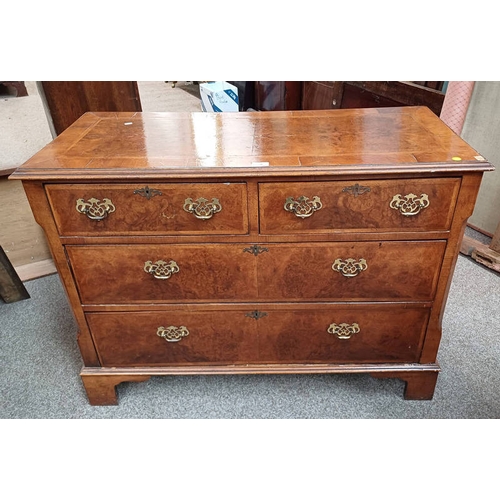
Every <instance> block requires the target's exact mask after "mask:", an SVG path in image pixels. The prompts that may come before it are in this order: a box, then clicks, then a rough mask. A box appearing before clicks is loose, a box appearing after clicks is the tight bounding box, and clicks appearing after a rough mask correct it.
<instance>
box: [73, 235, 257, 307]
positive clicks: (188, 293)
mask: <svg viewBox="0 0 500 500" xmlns="http://www.w3.org/2000/svg"><path fill="white" fill-rule="evenodd" d="M244 249H245V245H230V244H228V245H217V244H190V245H139V244H137V245H93V246H84V245H82V246H80V245H74V246H73V245H71V246H67V247H66V251H67V253H68V256H69V259H70V262H71V266H72V269H73V274H74V277H75V281H76V284H77V287H78V290H79V293H80V298H81V301H82V303H83V304H127V303H148V304H149V303H162V302H176V301H186V300H190V301H197V300H203V301H229V300H232V301H234V300H241V301H245V300H255V298H256V297H257V272H256V259H255V258H254V257H253V256H252V255H250V254H248V253H247V254H246V255H245V253H244Z"/></svg>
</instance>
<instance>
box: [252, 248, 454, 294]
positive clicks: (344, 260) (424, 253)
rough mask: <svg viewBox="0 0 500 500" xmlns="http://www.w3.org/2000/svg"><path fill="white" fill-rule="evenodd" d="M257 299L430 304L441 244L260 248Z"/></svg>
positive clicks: (439, 262)
mask: <svg viewBox="0 0 500 500" xmlns="http://www.w3.org/2000/svg"><path fill="white" fill-rule="evenodd" d="M263 248H266V249H267V251H263V252H262V253H261V254H260V255H259V256H258V257H257V262H258V267H257V269H258V289H259V299H261V300H270V301H271V300H283V301H294V300H323V301H344V300H348V301H363V300H371V301H393V300H422V301H425V300H427V301H428V300H433V298H434V294H435V290H436V284H437V280H438V277H439V271H440V269H441V263H442V260H443V255H444V251H445V248H446V242H445V241H442V240H434V241H374V242H342V243H340V242H339V243H283V244H279V245H277V244H274V245H271V244H270V245H265V247H263Z"/></svg>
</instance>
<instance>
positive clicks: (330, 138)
mask: <svg viewBox="0 0 500 500" xmlns="http://www.w3.org/2000/svg"><path fill="white" fill-rule="evenodd" d="M492 168H493V167H492V166H491V165H490V164H489V163H488V162H487V161H486V160H485V159H484V158H482V157H481V156H479V155H478V153H477V152H476V151H474V150H473V149H472V148H470V147H469V146H468V145H467V144H466V143H465V142H464V141H463V140H462V139H460V138H459V137H458V136H457V135H455V134H454V133H453V132H451V131H450V129H448V128H447V127H446V126H445V125H444V124H443V122H441V121H440V120H439V118H437V117H436V116H435V115H433V114H432V113H431V112H430V111H429V110H428V109H427V108H424V107H407V108H385V109H363V110H329V111H297V112H296V111H292V112H267V113H265V112H264V113H227V114H225V113H215V114H210V113H189V114H188V113H186V114H183V113H135V114H133V113H87V114H85V115H83V116H82V117H81V118H80V119H79V120H78V121H76V122H75V123H74V124H73V125H72V126H71V127H70V128H69V129H67V130H66V131H65V132H63V133H62V134H61V135H60V136H59V137H57V138H56V139H55V140H54V141H53V142H52V143H51V144H49V145H48V146H46V147H45V148H44V149H43V150H42V151H40V152H39V153H38V154H36V155H35V156H34V157H33V158H31V159H30V160H29V161H28V162H26V163H25V164H24V165H22V166H21V167H20V168H19V169H18V170H17V171H16V172H15V173H14V174H13V175H12V178H15V179H20V180H22V181H23V184H24V187H25V190H26V193H27V196H28V199H29V201H30V204H31V207H32V209H33V213H34V215H35V217H36V220H37V221H38V223H39V224H40V225H41V226H42V227H43V229H44V231H45V233H46V235H47V238H48V241H49V244H50V247H51V250H52V253H53V257H54V261H55V264H56V266H57V269H58V272H59V274H60V277H61V280H62V283H63V285H64V288H65V290H66V293H67V296H68V300H69V302H70V304H71V307H72V310H73V313H74V315H75V318H76V321H77V323H78V327H79V334H78V343H79V346H80V350H81V353H82V357H83V361H84V367H83V369H82V371H81V377H82V380H83V383H84V386H85V388H86V391H87V394H88V397H89V401H90V403H91V404H95V405H100V404H102V405H106V404H116V401H117V399H116V392H115V389H116V386H117V385H118V384H119V383H121V382H124V381H127V382H130V381H143V380H147V379H148V378H149V377H151V376H154V375H182V374H263V373H283V374H286V373H304V374H307V373H369V374H371V375H373V376H377V377H397V378H400V379H403V380H404V381H405V382H406V389H405V397H406V398H408V399H431V398H432V396H433V393H434V388H435V384H436V380H437V375H438V372H439V366H438V364H437V359H436V358H437V352H438V347H439V342H440V337H441V320H442V316H443V312H444V307H445V303H446V298H447V293H448V289H449V285H450V281H451V278H452V273H453V269H454V266H455V262H456V259H457V255H458V251H459V247H460V242H461V238H462V235H463V231H464V228H465V224H466V221H467V218H468V217H469V216H470V215H471V213H472V211H473V208H474V203H475V199H476V195H477V192H478V188H479V184H480V181H481V178H482V175H483V172H484V171H485V170H491V169H492ZM446 333H447V334H448V335H453V332H446ZM332 383H334V382H333V381H332Z"/></svg>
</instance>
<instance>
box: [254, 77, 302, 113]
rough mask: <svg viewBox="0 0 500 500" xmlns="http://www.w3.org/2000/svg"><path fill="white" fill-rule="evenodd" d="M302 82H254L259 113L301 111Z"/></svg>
mask: <svg viewBox="0 0 500 500" xmlns="http://www.w3.org/2000/svg"><path fill="white" fill-rule="evenodd" d="M301 94H302V82H255V104H256V106H257V109H258V110H259V111H285V110H293V109H301V97H302V95H301Z"/></svg>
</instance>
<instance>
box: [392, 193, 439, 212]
mask: <svg viewBox="0 0 500 500" xmlns="http://www.w3.org/2000/svg"><path fill="white" fill-rule="evenodd" d="M429 205H430V201H429V196H428V195H426V194H425V193H423V194H421V195H420V198H419V197H418V196H417V195H416V194H413V193H410V194H407V195H405V196H402V195H400V194H397V195H395V196H394V197H393V198H392V200H391V203H390V204H389V206H390V207H391V208H393V209H394V210H399V212H400V213H401V214H402V215H404V216H405V217H409V216H411V215H417V214H418V213H419V212H420V210H423V209H424V208H427V207H428V206H429Z"/></svg>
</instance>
